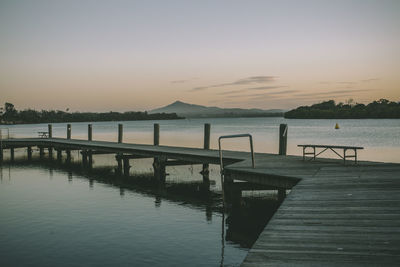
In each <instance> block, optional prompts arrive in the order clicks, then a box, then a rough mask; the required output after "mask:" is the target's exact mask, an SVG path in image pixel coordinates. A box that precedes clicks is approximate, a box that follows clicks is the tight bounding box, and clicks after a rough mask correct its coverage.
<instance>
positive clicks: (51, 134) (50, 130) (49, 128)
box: [47, 124, 53, 138]
mask: <svg viewBox="0 0 400 267" xmlns="http://www.w3.org/2000/svg"><path fill="white" fill-rule="evenodd" d="M47 132H48V136H49V138H53V125H51V124H48V125H47Z"/></svg>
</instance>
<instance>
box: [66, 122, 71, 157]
mask: <svg viewBox="0 0 400 267" xmlns="http://www.w3.org/2000/svg"><path fill="white" fill-rule="evenodd" d="M67 139H71V124H67ZM65 153H67V164H70V163H71V150H69V149H67V150H65Z"/></svg>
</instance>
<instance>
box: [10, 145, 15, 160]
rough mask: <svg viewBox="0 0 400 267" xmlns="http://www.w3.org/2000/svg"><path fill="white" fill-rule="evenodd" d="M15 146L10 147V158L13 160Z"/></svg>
mask: <svg viewBox="0 0 400 267" xmlns="http://www.w3.org/2000/svg"><path fill="white" fill-rule="evenodd" d="M14 157H15V156H14V148H13V147H12V148H10V159H11V161H14Z"/></svg>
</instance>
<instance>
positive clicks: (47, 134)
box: [38, 132, 49, 138]
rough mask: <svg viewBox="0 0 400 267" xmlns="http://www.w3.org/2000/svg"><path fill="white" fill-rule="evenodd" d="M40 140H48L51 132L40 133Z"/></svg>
mask: <svg viewBox="0 0 400 267" xmlns="http://www.w3.org/2000/svg"><path fill="white" fill-rule="evenodd" d="M38 135H39V137H40V138H48V137H49V132H38Z"/></svg>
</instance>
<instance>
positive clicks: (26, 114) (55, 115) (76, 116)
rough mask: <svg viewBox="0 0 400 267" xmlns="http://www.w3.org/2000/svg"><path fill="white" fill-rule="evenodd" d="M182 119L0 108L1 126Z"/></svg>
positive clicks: (168, 115) (172, 115) (162, 115)
mask: <svg viewBox="0 0 400 267" xmlns="http://www.w3.org/2000/svg"><path fill="white" fill-rule="evenodd" d="M175 119H183V118H182V117H179V116H178V115H177V114H176V113H154V114H149V113H147V112H146V111H145V112H139V111H136V112H135V111H128V112H123V113H121V112H113V111H110V112H101V113H97V112H66V111H61V110H41V111H37V110H33V109H25V110H20V111H19V110H16V109H15V107H14V105H13V104H12V103H5V104H4V107H2V108H0V121H1V123H2V124H22V123H57V122H88V121H133V120H175Z"/></svg>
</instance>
